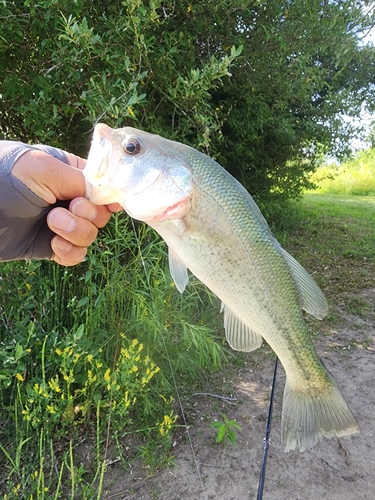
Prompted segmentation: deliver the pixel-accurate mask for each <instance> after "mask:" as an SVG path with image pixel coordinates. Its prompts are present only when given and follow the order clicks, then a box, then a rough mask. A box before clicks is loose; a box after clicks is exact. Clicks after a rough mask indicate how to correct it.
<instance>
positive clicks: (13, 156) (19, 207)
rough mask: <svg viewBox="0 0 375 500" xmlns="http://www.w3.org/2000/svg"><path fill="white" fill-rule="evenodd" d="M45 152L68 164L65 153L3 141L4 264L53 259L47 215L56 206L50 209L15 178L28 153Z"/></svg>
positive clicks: (0, 247) (0, 211) (0, 209)
mask: <svg viewBox="0 0 375 500" xmlns="http://www.w3.org/2000/svg"><path fill="white" fill-rule="evenodd" d="M33 149H37V150H42V151H45V152H46V153H48V154H50V155H52V156H54V157H55V158H57V159H58V160H60V161H63V162H64V163H68V161H67V158H66V156H65V153H64V152H63V151H62V150H60V149H57V148H52V147H50V146H43V145H36V146H30V145H27V144H23V143H21V142H14V141H0V261H8V260H20V259H50V258H51V256H52V249H51V239H52V236H53V235H54V233H53V232H52V231H51V230H50V229H49V227H48V226H47V222H46V217H47V214H48V212H49V211H50V210H52V208H54V207H56V206H64V207H67V206H68V204H69V202H57V203H56V204H54V205H48V204H47V203H46V202H44V201H43V200H42V199H41V198H39V197H38V196H37V195H35V194H34V193H33V192H32V191H30V189H28V188H27V187H26V186H25V185H24V184H22V182H21V181H19V180H18V179H16V178H15V177H13V175H12V173H11V172H12V168H13V165H14V164H15V162H16V161H17V160H18V159H19V158H20V157H21V156H22V155H23V154H24V153H26V152H27V151H30V150H33Z"/></svg>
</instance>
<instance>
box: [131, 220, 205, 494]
mask: <svg viewBox="0 0 375 500" xmlns="http://www.w3.org/2000/svg"><path fill="white" fill-rule="evenodd" d="M130 220H131V223H132V227H133V231H134V235H135V239H136V242H137V247H138V252H139V255H140V257H141V262H142V267H143V270H144V273H145V277H146V283H147V286H148V288H149V291H150V294H151V296H153V291H152V288H151V284H150V281H149V276H148V274H147V268H146V263H145V261H144V258H143V254H142V248H141V245H140V242H139V239H138V234H137V231H136V228H135V224H134V219H133V218H132V217H130ZM154 303H155V302H154V301H153V304H154ZM156 312H157V311H155V313H156ZM160 333H161V339H162V342H163V346H164V350H165V353H166V355H167V360H168V366H169V370H170V372H171V376H172V380H173V385H174V390H175V393H176V397H177V401H178V406H179V408H180V411H181V416H182V419H183V421H184V426H185V429H186V433H187V436H188V440H189V445H190V449H191V453H192V456H193V460H194V465H195V470H196V471H197V476H198V478H199V482H200V485H201V490H202V494H203V500H208V497H207V495H206V490H205V488H204V484H203V479H202V475H201V473H200V470H199V464H198V460H197V456H196V454H195V451H194V446H193V441H192V439H191V435H190V431H189V426H188V423H187V419H186V416H185V411H184V407H183V404H182V401H181V397H180V392H179V390H178V386H177V381H176V377H175V375H174V372H173V367H172V362H171V358H170V356H169V352H168V347H167V343H166V341H165V337H164V333H163V331H162V330H161V331H160Z"/></svg>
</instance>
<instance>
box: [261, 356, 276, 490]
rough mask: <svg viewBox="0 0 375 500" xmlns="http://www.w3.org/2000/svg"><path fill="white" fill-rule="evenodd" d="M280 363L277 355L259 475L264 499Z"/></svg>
mask: <svg viewBox="0 0 375 500" xmlns="http://www.w3.org/2000/svg"><path fill="white" fill-rule="evenodd" d="M278 363H279V358H278V357H277V356H276V361H275V369H274V372H273V380H272V390H271V398H270V405H269V409H268V418H267V427H266V437H265V438H264V446H263V459H262V468H261V470H260V476H259V486H258V495H257V500H262V498H263V488H264V481H265V478H266V466H267V455H268V448H269V445H270V442H271V441H270V435H271V424H272V409H273V400H274V395H275V386H276V375H277V365H278Z"/></svg>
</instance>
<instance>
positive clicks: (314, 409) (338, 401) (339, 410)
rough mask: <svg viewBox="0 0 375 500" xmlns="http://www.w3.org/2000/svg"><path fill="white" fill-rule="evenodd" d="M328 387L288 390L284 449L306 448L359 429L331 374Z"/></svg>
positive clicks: (290, 388)
mask: <svg viewBox="0 0 375 500" xmlns="http://www.w3.org/2000/svg"><path fill="white" fill-rule="evenodd" d="M327 375H328V377H329V380H328V382H329V383H328V384H326V388H325V389H324V390H323V391H322V390H318V391H317V390H307V389H306V388H305V389H298V388H293V387H292V386H291V385H292V384H289V383H288V378H287V381H286V384H285V389H284V399H283V415H282V422H281V440H282V444H283V447H284V451H286V452H287V451H290V450H294V449H295V448H297V449H299V451H301V452H302V451H305V450H306V449H309V448H312V447H313V446H314V445H315V444H316V443H318V442H319V441H322V439H323V438H327V439H331V438H332V437H334V436H337V437H341V436H346V435H348V434H355V433H357V432H359V428H358V424H357V422H356V420H355V418H354V416H353V414H352V412H351V410H350V409H349V407H348V405H347V403H346V401H345V399H344V397H343V395H342V394H341V392H340V390H339V389H338V387H337V386H336V383H335V381H334V380H333V378H332V377H331V375H330V374H329V373H327Z"/></svg>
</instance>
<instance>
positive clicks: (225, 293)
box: [83, 123, 359, 452]
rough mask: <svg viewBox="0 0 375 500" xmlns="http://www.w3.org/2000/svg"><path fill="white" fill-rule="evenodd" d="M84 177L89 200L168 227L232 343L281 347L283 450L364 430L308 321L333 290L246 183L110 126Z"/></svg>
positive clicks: (190, 151)
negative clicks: (294, 249) (217, 306)
mask: <svg viewBox="0 0 375 500" xmlns="http://www.w3.org/2000/svg"><path fill="white" fill-rule="evenodd" d="M83 174H84V176H85V180H86V189H87V197H88V198H89V200H91V201H92V202H93V203H95V204H99V205H100V204H110V203H119V204H120V205H121V206H122V207H123V208H124V210H125V211H126V213H127V214H128V215H129V216H130V217H132V218H134V219H137V220H140V221H144V222H146V223H147V224H148V225H150V226H151V227H152V228H154V229H155V230H156V231H157V232H158V233H159V234H160V236H161V237H162V238H163V240H164V241H165V242H166V244H167V245H168V261H169V268H170V273H171V277H172V279H173V281H174V283H175V286H176V288H177V289H178V290H179V292H181V293H182V292H183V291H184V289H185V288H186V286H187V284H188V270H189V271H190V272H191V273H192V274H194V275H195V276H196V277H197V278H198V279H199V280H200V281H202V282H203V283H204V284H205V285H206V286H207V287H208V288H209V289H210V290H211V291H212V292H213V293H214V294H216V295H217V297H218V298H219V299H220V300H221V303H222V312H223V321H224V330H225V336H226V340H227V342H228V344H229V345H230V347H231V348H232V349H234V350H238V351H244V352H251V351H253V350H255V349H258V348H259V347H260V346H261V345H262V343H263V339H264V340H265V341H266V342H267V343H268V345H269V346H270V347H271V348H272V349H273V351H274V352H275V354H276V355H277V357H278V358H279V360H280V361H281V363H282V365H283V368H284V370H285V374H286V381H285V387H284V395H283V403H282V420H281V440H282V446H283V449H284V451H286V452H288V451H290V450H294V449H297V450H299V451H300V452H303V451H305V450H306V449H310V448H312V447H313V446H315V445H316V444H317V443H318V442H320V441H322V439H323V438H327V439H330V438H333V437H334V436H337V437H341V436H345V435H349V434H355V433H357V432H359V428H358V424H357V422H356V419H355V417H354V415H353V413H352V412H351V410H350V408H349V406H348V404H347V403H346V401H345V399H344V397H343V395H342V393H341V392H340V390H339V388H338V386H337V384H336V383H335V381H334V379H333V377H332V375H331V374H330V373H329V371H328V370H327V369H326V368H325V366H324V365H323V363H322V361H321V360H320V358H319V356H318V354H317V352H316V350H315V348H314V345H313V343H312V341H311V338H310V335H309V332H308V329H307V326H306V322H305V318H304V313H303V311H306V312H307V313H309V314H311V315H313V316H315V317H316V318H318V319H322V318H323V317H324V316H325V315H326V314H327V311H328V304H327V300H326V297H325V296H324V294H323V292H322V291H321V289H320V288H319V286H318V285H317V284H316V282H315V281H314V280H313V278H312V277H311V276H310V274H309V273H308V272H307V271H306V270H305V269H304V267H302V265H301V264H300V263H299V262H298V261H297V260H296V259H295V258H294V257H292V256H291V255H290V254H289V253H288V252H286V251H285V250H284V249H283V248H282V246H281V245H280V243H279V242H278V241H277V239H276V238H275V237H274V235H273V234H272V232H271V230H270V228H269V226H268V224H267V222H266V220H265V218H264V217H263V215H262V213H261V211H260V210H259V208H258V206H257V205H256V203H255V201H254V200H253V198H252V196H251V195H250V193H249V192H248V191H247V190H246V189H245V188H244V187H243V186H242V184H241V183H240V182H238V181H237V180H236V179H235V178H234V177H233V176H232V175H231V174H230V173H229V172H228V171H227V170H225V169H224V168H223V167H222V166H221V165H220V164H219V163H217V162H216V161H215V160H214V159H212V158H210V157H209V156H207V155H205V154H203V153H201V152H199V151H197V150H196V149H194V148H192V147H190V146H188V145H185V144H182V143H179V142H175V141H171V140H168V139H165V138H163V137H161V136H159V135H155V134H151V133H148V132H144V131H141V130H137V129H135V128H132V127H124V128H119V129H113V128H111V127H109V126H107V125H105V124H103V123H99V124H97V125H96V126H95V129H94V133H93V140H92V145H91V148H90V150H89V154H88V159H87V164H86V167H85V169H84V170H83Z"/></svg>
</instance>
